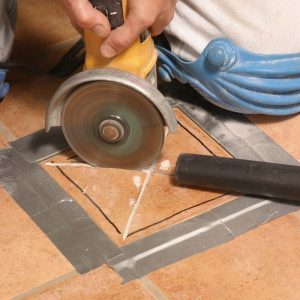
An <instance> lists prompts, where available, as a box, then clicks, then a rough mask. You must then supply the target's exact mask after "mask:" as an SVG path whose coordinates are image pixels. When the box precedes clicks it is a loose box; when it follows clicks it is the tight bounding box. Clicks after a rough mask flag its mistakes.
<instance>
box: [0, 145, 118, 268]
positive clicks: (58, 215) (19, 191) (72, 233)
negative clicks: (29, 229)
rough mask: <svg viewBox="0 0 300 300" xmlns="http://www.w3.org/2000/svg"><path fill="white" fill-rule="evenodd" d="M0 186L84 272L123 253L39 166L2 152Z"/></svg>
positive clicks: (13, 152)
mask: <svg viewBox="0 0 300 300" xmlns="http://www.w3.org/2000/svg"><path fill="white" fill-rule="evenodd" d="M0 184H1V185H2V186H3V187H4V188H5V189H6V190H7V191H8V192H9V193H10V194H11V196H12V197H13V199H14V200H15V201H16V202H17V203H18V204H19V205H20V206H21V207H22V208H23V210H24V211H25V212H26V213H27V214H28V215H29V216H30V217H31V219H32V220H33V221H34V222H35V223H36V224H37V225H38V226H39V227H40V228H41V230H43V231H44V233H45V234H46V235H47V236H48V237H49V238H50V239H51V241H52V242H53V243H54V244H55V245H56V246H57V248H58V249H59V250H60V251H61V252H62V253H63V254H64V255H65V257H66V258H67V259H68V260H69V261H70V262H71V263H72V264H73V265H74V267H75V268H76V270H77V271H78V272H80V273H85V272H88V271H90V270H92V269H95V268H97V267H99V266H100V265H102V264H103V263H104V262H105V261H107V260H109V259H112V258H113V257H116V256H118V255H119V254H121V251H120V249H119V248H118V247H117V246H116V245H115V244H114V243H113V242H112V241H111V240H110V239H109V238H108V237H107V236H106V234H105V233H104V232H103V231H102V230H101V229H100V228H99V227H98V226H97V225H96V224H95V223H94V222H93V221H92V220H91V219H90V217H89V216H88V215H87V213H86V212H85V211H84V210H83V209H82V208H81V207H80V206H79V205H78V204H77V203H76V202H75V201H74V200H73V199H72V198H71V197H70V196H69V195H68V194H67V193H66V192H65V191H64V190H63V189H62V188H61V187H60V186H59V185H58V184H57V183H56V182H55V181H54V180H53V179H52V178H51V177H50V176H49V175H48V174H47V173H46V172H45V171H44V170H43V169H42V168H40V167H39V166H38V164H36V163H29V162H28V161H26V160H25V159H24V158H23V157H22V156H21V155H20V154H19V153H17V152H16V151H15V150H14V149H6V150H3V151H1V152H0Z"/></svg>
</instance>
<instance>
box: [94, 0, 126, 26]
mask: <svg viewBox="0 0 300 300" xmlns="http://www.w3.org/2000/svg"><path fill="white" fill-rule="evenodd" d="M89 1H90V3H91V4H92V5H93V6H94V7H95V8H96V9H98V10H99V11H101V12H102V13H103V14H104V15H105V16H106V17H107V18H108V21H109V23H110V26H111V29H116V28H117V27H120V26H122V25H123V24H124V13H123V2H122V1H121V0H89Z"/></svg>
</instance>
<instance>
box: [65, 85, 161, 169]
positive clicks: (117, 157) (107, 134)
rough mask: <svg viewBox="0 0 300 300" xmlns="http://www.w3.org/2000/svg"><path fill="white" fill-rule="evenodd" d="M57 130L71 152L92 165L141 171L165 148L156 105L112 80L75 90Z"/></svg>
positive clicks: (67, 102) (68, 100)
mask: <svg viewBox="0 0 300 300" xmlns="http://www.w3.org/2000/svg"><path fill="white" fill-rule="evenodd" d="M62 128H63V132H64V135H65V138H66V140H67V141H68V143H69V145H70V147H71V148H72V149H73V151H74V152H75V153H76V154H77V155H78V156H79V157H81V158H82V159H83V160H84V161H86V162H88V163H89V164H91V165H94V166H101V167H109V168H124V169H141V168H146V167H148V166H149V165H150V164H151V163H152V162H153V161H154V160H155V159H156V158H157V157H158V155H159V154H160V151H161V148H162V146H163V144H164V135H165V133H164V123H163V121H162V118H161V115H160V113H159V112H158V110H157V109H156V107H155V106H154V105H153V104H152V103H151V102H150V101H149V100H148V99H147V98H145V96H144V95H142V94H140V93H139V92H137V91H136V90H134V89H133V88H131V87H128V86H125V85H122V84H119V83H116V82H109V81H98V82H93V83H89V84H86V85H83V86H81V87H79V88H78V89H76V90H75V91H74V92H73V93H72V94H71V95H70V96H69V97H68V99H67V101H66V103H65V105H64V107H63V111H62Z"/></svg>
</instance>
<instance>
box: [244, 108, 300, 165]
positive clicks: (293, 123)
mask: <svg viewBox="0 0 300 300" xmlns="http://www.w3.org/2000/svg"><path fill="white" fill-rule="evenodd" d="M249 119H250V120H252V122H254V123H255V124H256V125H257V126H258V127H259V128H261V129H262V130H263V131H264V132H265V133H266V134H268V135H269V136H270V137H271V138H272V139H273V140H274V141H275V142H276V143H277V144H279V145H280V146H281V147H282V148H284V149H285V150H286V151H287V152H289V153H290V154H291V155H292V156H293V157H295V158H296V159H297V160H298V161H300V140H299V135H300V126H299V124H300V114H298V115H294V116H289V117H278V116H249Z"/></svg>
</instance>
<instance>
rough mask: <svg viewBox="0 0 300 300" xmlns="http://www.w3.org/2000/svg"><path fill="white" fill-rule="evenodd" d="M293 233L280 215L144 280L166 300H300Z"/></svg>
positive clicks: (296, 228)
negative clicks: (150, 282) (150, 281)
mask: <svg viewBox="0 0 300 300" xmlns="http://www.w3.org/2000/svg"><path fill="white" fill-rule="evenodd" d="M299 232H300V219H299V218H296V217H295V216H293V215H289V216H285V217H282V218H280V219H278V220H276V221H273V222H271V223H268V224H266V225H264V226H261V227H259V228H258V229H256V230H254V231H251V232H249V233H247V234H245V235H243V236H241V237H239V238H237V239H235V240H234V241H232V242H230V243H227V244H223V245H221V246H219V247H216V248H214V249H211V250H209V251H207V252H204V253H202V254H199V255H196V256H194V257H192V258H189V259H186V260H183V261H181V262H178V263H176V264H174V265H171V266H168V267H166V268H164V269H162V270H160V271H156V272H154V273H153V274H151V275H150V276H149V277H150V279H151V280H152V281H153V282H154V283H156V284H157V285H158V286H159V288H160V289H161V290H162V291H163V292H165V293H166V294H167V295H168V296H169V298H170V299H214V300H217V299H222V300H223V299H247V300H248V299H253V300H254V299H295V300H296V299H300V259H299V258H300V239H299Z"/></svg>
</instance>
